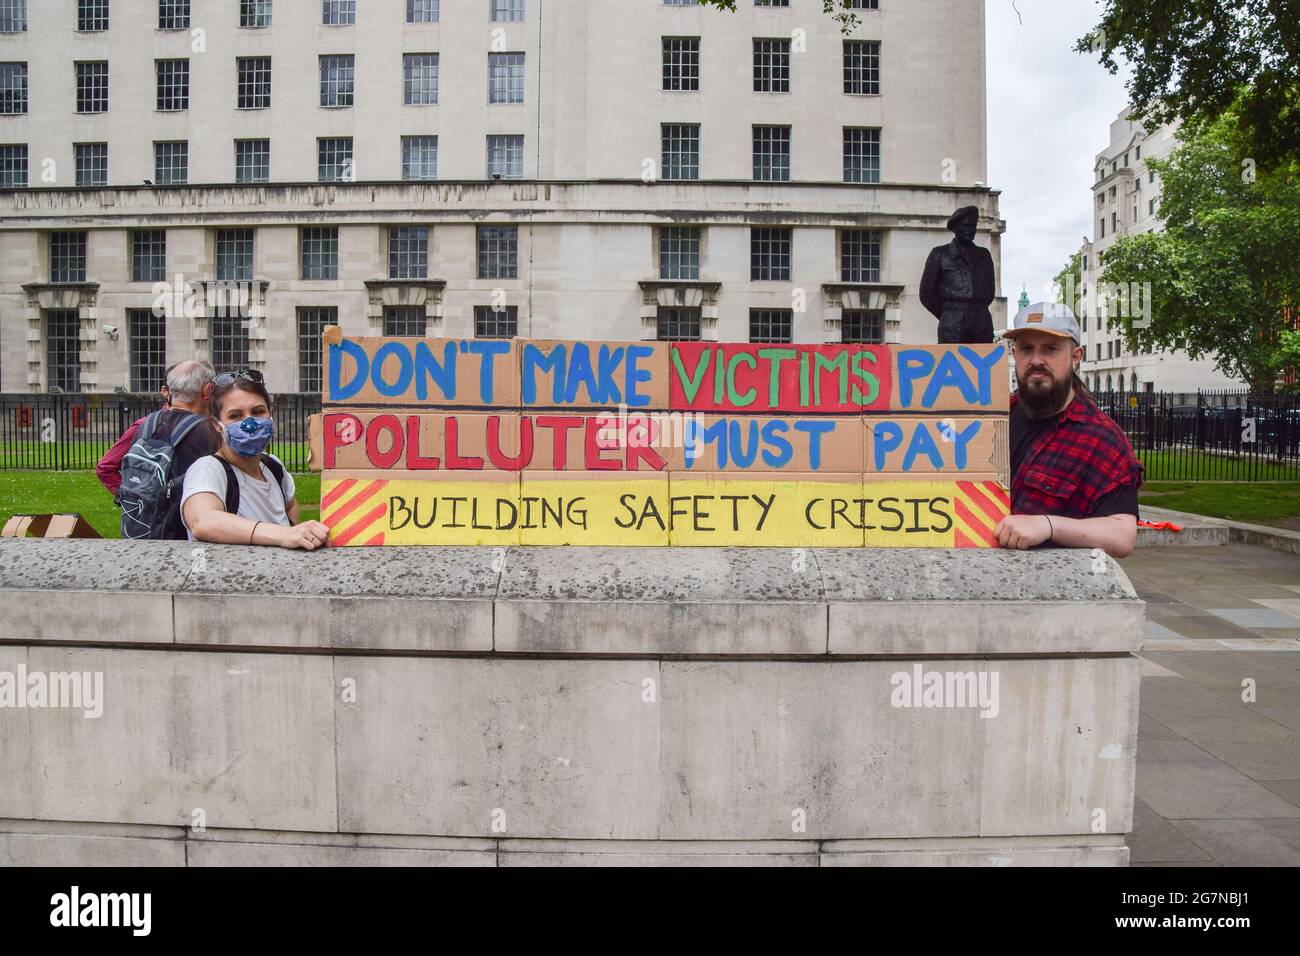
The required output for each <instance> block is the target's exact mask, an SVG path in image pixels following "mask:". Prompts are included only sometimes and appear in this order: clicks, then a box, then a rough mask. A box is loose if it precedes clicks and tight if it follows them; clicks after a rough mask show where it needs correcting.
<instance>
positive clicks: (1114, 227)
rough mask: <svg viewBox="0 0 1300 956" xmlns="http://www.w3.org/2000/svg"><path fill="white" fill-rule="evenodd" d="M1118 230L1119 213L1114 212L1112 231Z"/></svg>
mask: <svg viewBox="0 0 1300 956" xmlns="http://www.w3.org/2000/svg"><path fill="white" fill-rule="evenodd" d="M1118 230H1119V213H1117V212H1113V213H1111V214H1110V231H1111V232H1116V231H1118Z"/></svg>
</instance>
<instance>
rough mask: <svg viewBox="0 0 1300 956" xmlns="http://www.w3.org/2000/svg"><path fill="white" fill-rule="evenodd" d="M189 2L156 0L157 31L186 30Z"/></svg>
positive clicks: (188, 26)
mask: <svg viewBox="0 0 1300 956" xmlns="http://www.w3.org/2000/svg"><path fill="white" fill-rule="evenodd" d="M189 28H190V0H158V29H159V30H188V29H189Z"/></svg>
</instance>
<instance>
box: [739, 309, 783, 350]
mask: <svg viewBox="0 0 1300 956" xmlns="http://www.w3.org/2000/svg"><path fill="white" fill-rule="evenodd" d="M793 330H794V310H793V309H750V310H749V341H751V342H758V343H762V342H789V341H791V340H792V339H793Z"/></svg>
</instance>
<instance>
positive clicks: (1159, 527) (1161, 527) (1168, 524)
mask: <svg viewBox="0 0 1300 956" xmlns="http://www.w3.org/2000/svg"><path fill="white" fill-rule="evenodd" d="M1138 527H1139V528H1154V529H1155V530H1156V531H1182V530H1183V529H1182V527H1181V526H1180V525H1176V524H1174V523H1173V522H1172V521H1143V520H1142V519H1140V518H1139V519H1138Z"/></svg>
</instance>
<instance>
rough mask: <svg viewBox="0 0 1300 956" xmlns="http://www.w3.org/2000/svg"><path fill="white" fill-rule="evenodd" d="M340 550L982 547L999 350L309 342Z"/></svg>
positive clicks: (991, 517) (992, 468) (321, 460)
mask: <svg viewBox="0 0 1300 956" xmlns="http://www.w3.org/2000/svg"><path fill="white" fill-rule="evenodd" d="M323 339H324V350H325V352H324V363H325V393H324V412H323V413H322V414H321V415H316V416H313V417H312V420H311V466H312V468H313V469H316V470H319V471H322V472H323V475H322V482H321V487H322V501H321V520H322V521H323V522H324V523H325V524H327V525H328V526H329V527H330V529H331V541H332V543H333V544H335V545H340V546H344V547H357V546H378V545H490V546H508V545H514V544H521V545H541V546H548V545H555V546H565V545H603V546H631V545H642V546H645V545H652V546H672V545H678V546H706V545H738V546H745V547H939V548H970V547H995V546H996V540H995V538H994V536H993V529H994V528H995V527H996V526H997V523H998V522H999V521H1000V520H1002V518H1003V517H1005V516H1006V514H1007V511H1008V508H1009V505H1010V502H1009V495H1008V494H1007V491H1006V486H1007V484H1008V483H1009V478H1010V476H1009V474H1008V472H1009V464H1008V458H1009V455H1008V449H1007V441H1008V435H1007V409H1008V385H1009V381H1010V377H1009V375H1008V372H1007V367H1006V350H1005V348H1004V347H1003V346H1002V345H1000V344H989V345H951V346H949V345H944V346H910V345H837V344H831V345H757V344H743V343H742V344H732V343H714V342H673V343H666V342H603V341H594V342H575V341H555V340H524V339H510V340H499V339H482V340H480V339H429V338H396V337H394V338H357V339H353V338H345V337H344V336H343V335H342V333H341V332H340V330H339V329H338V328H337V327H331V328H329V329H327V330H326V331H325V334H324V337H323Z"/></svg>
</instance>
